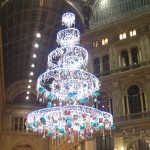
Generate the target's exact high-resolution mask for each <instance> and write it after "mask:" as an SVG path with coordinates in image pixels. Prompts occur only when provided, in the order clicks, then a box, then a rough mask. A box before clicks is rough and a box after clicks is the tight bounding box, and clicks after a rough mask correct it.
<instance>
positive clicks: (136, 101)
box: [128, 85, 141, 114]
mask: <svg viewBox="0 0 150 150" xmlns="http://www.w3.org/2000/svg"><path fill="white" fill-rule="evenodd" d="M128 100H129V109H130V113H131V114H134V113H139V112H141V101H140V93H139V87H138V86H136V85H133V86H131V87H130V88H129V89H128Z"/></svg>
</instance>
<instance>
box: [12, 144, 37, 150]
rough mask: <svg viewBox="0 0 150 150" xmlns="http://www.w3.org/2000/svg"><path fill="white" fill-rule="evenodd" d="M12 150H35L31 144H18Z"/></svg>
mask: <svg viewBox="0 0 150 150" xmlns="http://www.w3.org/2000/svg"><path fill="white" fill-rule="evenodd" d="M11 150H34V149H33V148H32V146H31V145H29V144H17V145H15V146H14V147H13V148H12V149H11Z"/></svg>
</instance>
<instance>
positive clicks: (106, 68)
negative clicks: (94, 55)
mask: <svg viewBox="0 0 150 150" xmlns="http://www.w3.org/2000/svg"><path fill="white" fill-rule="evenodd" d="M108 71H110V66H109V56H108V55H106V56H104V57H103V72H108Z"/></svg>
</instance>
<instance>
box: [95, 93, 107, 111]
mask: <svg viewBox="0 0 150 150" xmlns="http://www.w3.org/2000/svg"><path fill="white" fill-rule="evenodd" d="M109 107H110V106H109V99H108V95H107V93H106V92H101V96H100V97H99V98H98V109H99V110H102V111H106V112H109V110H110V108H109Z"/></svg>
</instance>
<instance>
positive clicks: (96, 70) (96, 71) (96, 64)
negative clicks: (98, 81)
mask: <svg viewBox="0 0 150 150" xmlns="http://www.w3.org/2000/svg"><path fill="white" fill-rule="evenodd" d="M93 65H94V75H95V76H96V77H98V78H99V77H100V59H99V58H95V59H94V61H93Z"/></svg>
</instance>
